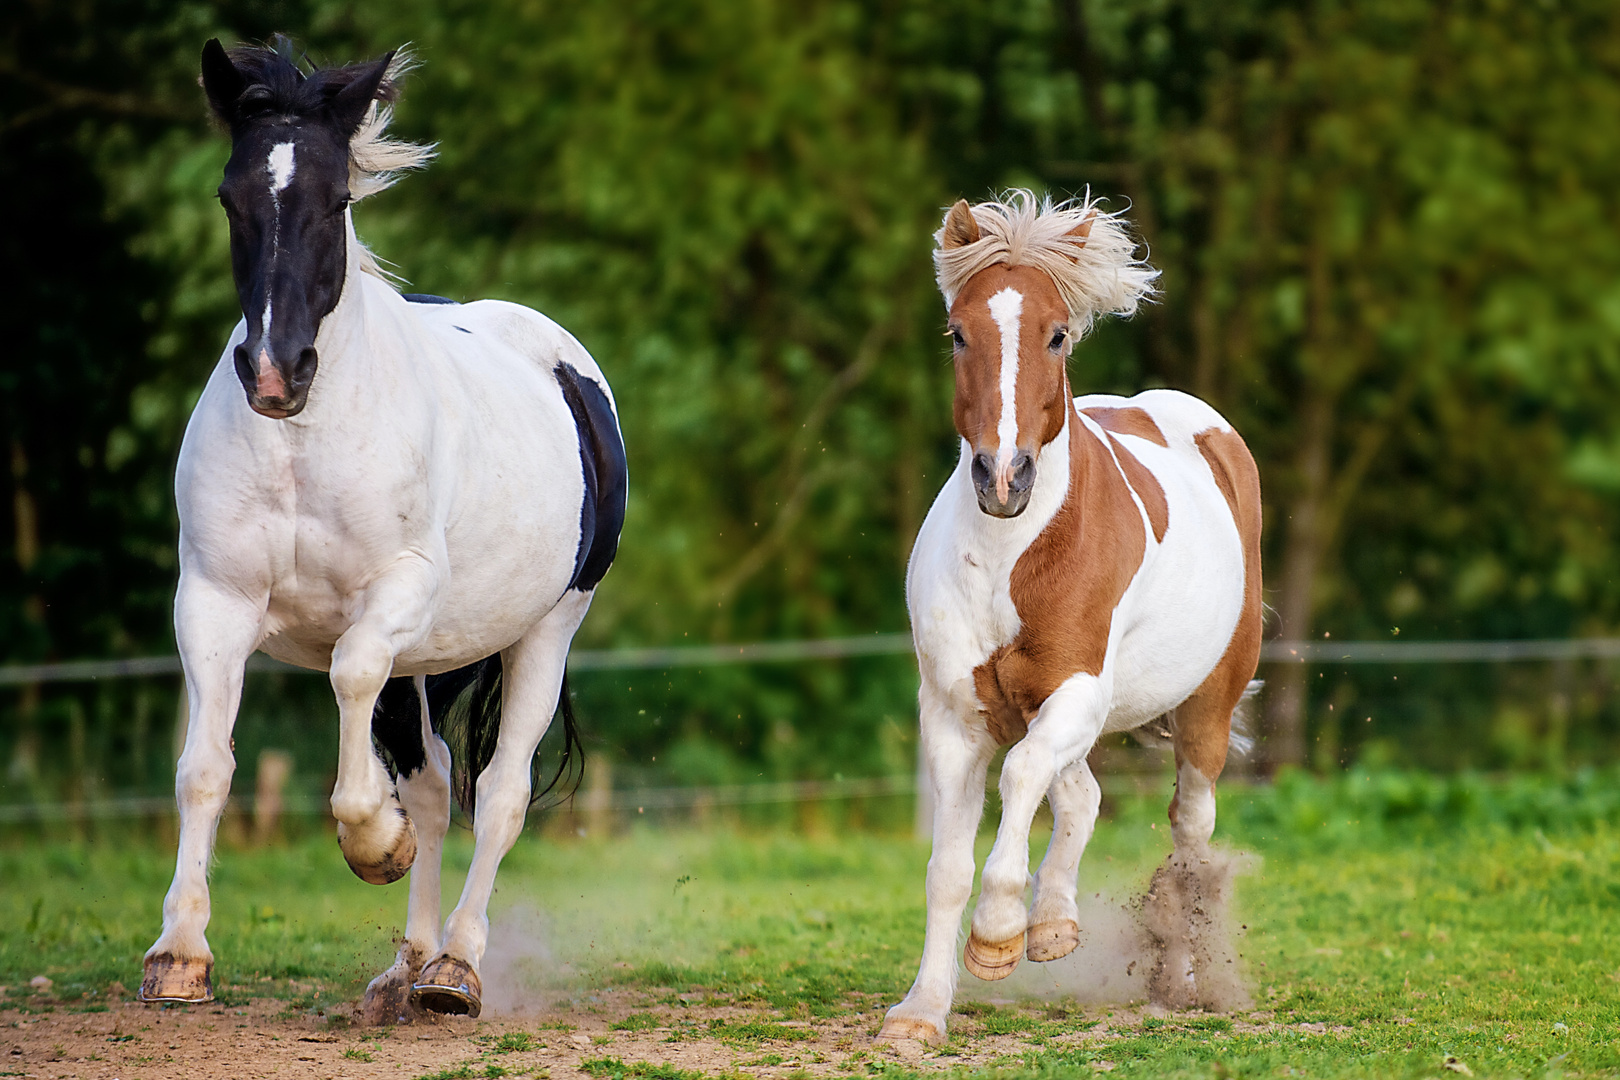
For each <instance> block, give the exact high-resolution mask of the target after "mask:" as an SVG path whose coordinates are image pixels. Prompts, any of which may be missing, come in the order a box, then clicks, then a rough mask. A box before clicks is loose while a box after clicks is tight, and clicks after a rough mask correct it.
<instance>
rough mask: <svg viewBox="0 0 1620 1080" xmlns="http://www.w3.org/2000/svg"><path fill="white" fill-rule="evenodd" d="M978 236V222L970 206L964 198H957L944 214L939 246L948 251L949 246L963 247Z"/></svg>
mask: <svg viewBox="0 0 1620 1080" xmlns="http://www.w3.org/2000/svg"><path fill="white" fill-rule="evenodd" d="M978 238H979V222H978V220H977V219H975V218H974V216H973V209H972V207H970V206H968V204H967V200H966V199H957V200H956V205H955V206H953V207H951V212H950V213H948V214H946V215H945V228H944V229H942V230H941V234H940V238H939V246H940V247H942V248H944V249H945V250H947V251H949V250H950V249H951V248H959V247H965V246H967V245H968V244H971V243H973V242H974V241H975V240H977V239H978Z"/></svg>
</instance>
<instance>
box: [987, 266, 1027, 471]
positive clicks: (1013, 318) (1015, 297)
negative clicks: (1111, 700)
mask: <svg viewBox="0 0 1620 1080" xmlns="http://www.w3.org/2000/svg"><path fill="white" fill-rule="evenodd" d="M1023 311H1024V294H1023V293H1021V292H1019V291H1018V290H1017V289H1013V288H1006V289H1002V290H1001V291H1000V292H998V293H996V295H994V296H992V297H991V298H990V317H991V318H992V319H994V320H995V321H996V329H997V330H1000V331H1001V419H1000V420H999V421H998V422H997V423H996V438H997V439H999V440H1000V441H1001V448H1000V449H999V450H998V451H997V452H996V464H997V466H998V467H999V466H1000V465H1002V464H1003V463H1005V462H1007V461H1010V460H1011V459H1012V456H1013V453H1014V451H1015V450H1016V449H1017V446H1018V317H1019V316H1020V315H1021V314H1023Z"/></svg>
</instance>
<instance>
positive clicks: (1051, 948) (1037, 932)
mask: <svg viewBox="0 0 1620 1080" xmlns="http://www.w3.org/2000/svg"><path fill="white" fill-rule="evenodd" d="M1079 945H1080V924H1079V923H1077V922H1075V921H1074V920H1073V919H1060V920H1058V921H1057V922H1048V923H1041V924H1039V925H1038V926H1032V927H1030V928H1029V947H1028V948H1026V949H1025V950H1024V955H1025V956H1027V957H1029V958H1030V959H1031V960H1033V961H1035V963H1037V964H1044V963H1046V962H1047V961H1048V960H1061V959H1063V958H1064V957H1065V956H1068V955H1069V954H1070V953H1072V952H1074V950H1075V949H1076V948H1078V947H1079Z"/></svg>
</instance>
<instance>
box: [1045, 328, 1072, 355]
mask: <svg viewBox="0 0 1620 1080" xmlns="http://www.w3.org/2000/svg"><path fill="white" fill-rule="evenodd" d="M1068 336H1069V332H1068V331H1067V330H1065V329H1062V328H1059V329H1058V330H1057V332H1056V333H1054V334H1053V335H1052V343H1051V344H1050V345H1048V346H1047V348H1049V349H1051V350H1052V351H1053V352H1057V351H1059V350H1060V349H1062V348H1063V342H1064V340H1065V339H1067V338H1068Z"/></svg>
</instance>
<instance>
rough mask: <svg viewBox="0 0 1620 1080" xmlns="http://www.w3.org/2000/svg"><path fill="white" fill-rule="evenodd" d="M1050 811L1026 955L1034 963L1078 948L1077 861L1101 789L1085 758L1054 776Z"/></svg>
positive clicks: (1094, 817)
mask: <svg viewBox="0 0 1620 1080" xmlns="http://www.w3.org/2000/svg"><path fill="white" fill-rule="evenodd" d="M1046 802H1047V805H1048V806H1050V807H1051V808H1052V840H1051V843H1049V844H1048V845H1047V848H1046V857H1045V858H1044V859H1042V860H1041V868H1040V869H1039V870H1037V871H1035V901H1034V903H1032V904H1031V905H1030V907H1029V942H1028V945H1027V947H1026V949H1025V955H1026V956H1028V957H1029V958H1030V959H1031V960H1034V961H1036V962H1044V961H1047V960H1059V959H1062V958H1063V957H1065V956H1068V955H1069V954H1070V953H1072V952H1073V951H1074V950H1075V948H1076V946H1078V945H1079V944H1080V909H1079V907H1078V906H1077V905H1076V904H1075V893H1076V892H1077V891H1078V887H1079V871H1080V857H1081V856H1082V855H1084V854H1085V851H1086V844H1088V843H1090V841H1091V833H1092V830H1094V829H1095V828H1096V827H1097V811H1098V809H1099V808H1100V807H1101V806H1102V788H1100V787H1098V786H1097V778H1096V777H1094V776H1092V775H1091V766H1089V765H1087V764H1086V761H1085V759H1084V758H1081V759H1080V760H1079V761H1076V762H1075V763H1074V764H1073V765H1070V766H1069V767H1068V768H1067V769H1064V770H1063V771H1062V772H1061V773H1059V774H1058V777H1057V779H1056V780H1054V781H1052V787H1051V790H1050V791H1048V792H1047V795H1046Z"/></svg>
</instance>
